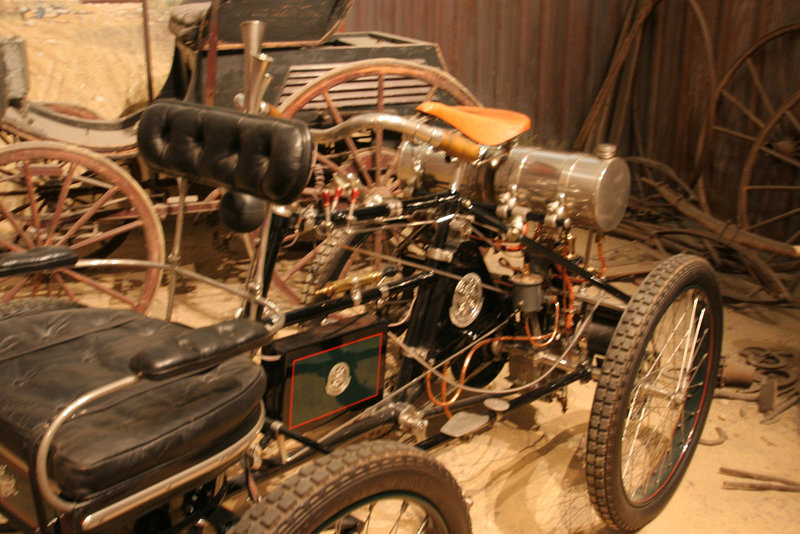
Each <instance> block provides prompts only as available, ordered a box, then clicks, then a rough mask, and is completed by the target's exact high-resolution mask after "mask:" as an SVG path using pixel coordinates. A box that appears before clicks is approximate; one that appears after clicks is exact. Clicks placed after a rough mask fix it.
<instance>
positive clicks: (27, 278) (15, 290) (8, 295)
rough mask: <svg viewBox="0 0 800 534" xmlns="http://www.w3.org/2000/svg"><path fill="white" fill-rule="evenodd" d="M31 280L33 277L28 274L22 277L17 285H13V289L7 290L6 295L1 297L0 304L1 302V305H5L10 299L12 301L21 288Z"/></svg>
mask: <svg viewBox="0 0 800 534" xmlns="http://www.w3.org/2000/svg"><path fill="white" fill-rule="evenodd" d="M32 279H33V275H32V274H28V275H25V276H23V277H22V280H20V281H19V282H17V283H16V284H15V285H14V287H12V288H11V289H9V290H8V291H6V294H5V295H3V298H2V299H0V302H2V303H3V304H5V303H6V302H8V301H10V300H11V299H13V298H14V297H15V296H17V293H19V291H20V289H22V288H23V287H25V286H26V285H28V283H29V282H30V281H31V280H32Z"/></svg>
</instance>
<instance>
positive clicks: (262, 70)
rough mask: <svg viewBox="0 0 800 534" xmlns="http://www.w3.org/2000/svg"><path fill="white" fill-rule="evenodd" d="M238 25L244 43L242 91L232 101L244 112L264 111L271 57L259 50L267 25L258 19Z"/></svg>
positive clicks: (269, 78)
mask: <svg viewBox="0 0 800 534" xmlns="http://www.w3.org/2000/svg"><path fill="white" fill-rule="evenodd" d="M239 27H240V28H241V30H242V44H243V45H244V92H243V93H239V94H237V95H236V96H235V97H234V98H233V103H234V105H235V106H236V109H238V110H239V111H242V112H244V113H264V112H265V111H266V110H267V109H268V106H267V104H266V102H264V93H266V92H267V89H268V88H269V84H270V82H271V81H272V75H271V74H269V73H268V72H267V69H269V66H270V64H271V63H272V57H270V56H269V55H267V54H264V53H263V52H261V43H263V42H264V33H265V31H266V29H267V27H266V24H265V23H264V22H263V21H260V20H246V21H244V22H242V23H241V24H240V25H239Z"/></svg>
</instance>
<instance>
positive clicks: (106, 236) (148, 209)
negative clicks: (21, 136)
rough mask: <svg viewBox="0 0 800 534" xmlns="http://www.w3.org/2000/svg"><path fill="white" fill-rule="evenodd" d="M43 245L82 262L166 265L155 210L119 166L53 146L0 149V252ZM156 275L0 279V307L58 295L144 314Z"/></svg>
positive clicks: (88, 273) (92, 273) (119, 272)
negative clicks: (27, 298)
mask: <svg viewBox="0 0 800 534" xmlns="http://www.w3.org/2000/svg"><path fill="white" fill-rule="evenodd" d="M123 239H124V240H125V243H124V244H122V243H121V241H122V240H123ZM44 245H62V246H69V247H70V248H72V249H74V250H76V251H77V252H78V254H79V257H80V258H81V259H82V260H90V259H96V258H101V257H108V259H123V258H124V259H138V260H147V261H151V262H163V261H164V234H163V230H162V228H161V223H160V221H159V219H158V217H157V215H156V212H155V210H154V208H153V205H152V203H151V202H150V199H149V198H148V196H147V194H146V193H145V192H144V190H143V189H142V187H141V186H140V185H139V184H138V183H137V182H136V181H135V180H134V179H133V178H132V177H131V176H130V175H129V174H128V173H127V172H125V171H124V170H123V169H122V168H121V167H120V166H119V165H117V164H115V163H113V162H112V161H110V160H109V159H107V158H105V157H103V156H100V155H99V154H96V153H94V152H91V151H89V150H87V149H84V148H80V147H76V146H71V145H65V144H63V143H57V142H50V141H31V142H20V143H14V144H13V145H9V146H6V147H3V148H0V251H17V252H19V251H24V250H28V249H32V248H35V247H39V246H44ZM160 276H161V270H160V269H158V268H140V269H131V268H124V267H120V268H110V267H87V268H75V269H66V268H62V269H57V270H55V271H52V272H48V273H37V274H31V275H23V276H15V277H10V278H7V279H4V280H2V281H0V302H7V301H9V300H11V299H14V298H18V297H24V296H34V295H48V296H63V297H67V298H70V299H71V300H74V301H76V302H87V301H89V302H91V303H93V304H95V305H98V304H99V305H102V306H109V307H130V308H133V309H135V310H137V311H140V312H144V311H145V310H146V309H147V307H148V306H149V304H150V301H151V299H152V298H153V294H154V293H155V290H156V288H157V287H158V284H159V281H160Z"/></svg>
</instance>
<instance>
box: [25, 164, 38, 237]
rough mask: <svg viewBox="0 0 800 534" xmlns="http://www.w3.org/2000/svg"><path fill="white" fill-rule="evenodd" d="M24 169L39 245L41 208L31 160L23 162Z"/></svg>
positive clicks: (32, 218)
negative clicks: (34, 184)
mask: <svg viewBox="0 0 800 534" xmlns="http://www.w3.org/2000/svg"><path fill="white" fill-rule="evenodd" d="M23 169H24V175H25V189H26V191H27V193H28V202H29V205H30V207H31V222H32V223H33V227H34V228H35V229H36V233H35V236H36V245H39V237H40V230H41V227H40V226H39V208H38V207H37V202H36V193H35V192H34V190H33V179H32V176H31V172H32V171H31V167H30V164H29V162H27V161H26V162H25V163H24V164H23Z"/></svg>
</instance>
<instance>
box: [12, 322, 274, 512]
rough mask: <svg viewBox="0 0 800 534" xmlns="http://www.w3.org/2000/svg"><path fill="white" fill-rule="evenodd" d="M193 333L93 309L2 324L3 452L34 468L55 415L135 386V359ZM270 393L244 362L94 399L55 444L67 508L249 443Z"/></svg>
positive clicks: (54, 473) (54, 461) (54, 465)
mask: <svg viewBox="0 0 800 534" xmlns="http://www.w3.org/2000/svg"><path fill="white" fill-rule="evenodd" d="M188 331H190V329H189V328H187V327H184V326H181V325H178V324H175V323H169V322H166V321H161V320H158V319H151V318H148V317H144V316H142V315H139V314H137V313H134V312H130V311H112V310H102V309H89V308H82V309H68V310H54V311H42V312H40V313H33V314H26V315H24V316H19V317H12V318H9V319H5V320H3V321H0V406H2V410H0V443H2V445H3V446H4V447H6V448H7V449H8V450H10V451H12V452H14V453H16V454H17V455H19V456H20V457H22V458H25V459H27V460H28V461H29V462H30V461H32V458H33V457H34V455H35V452H36V451H35V449H36V446H37V444H38V442H39V441H40V439H41V437H42V435H43V433H44V431H45V428H46V425H47V423H48V421H49V420H51V419H52V418H53V417H54V416H55V415H56V414H57V412H58V411H59V410H61V409H62V408H64V407H65V406H66V405H67V404H69V403H70V402H72V401H74V400H75V399H77V398H78V397H80V396H81V395H83V394H84V393H87V392H88V391H90V390H92V389H94V388H96V387H98V386H101V385H103V384H107V383H109V382H112V381H114V380H117V379H119V378H122V377H125V376H129V375H130V374H131V370H130V368H129V360H130V358H131V356H132V355H134V354H137V353H140V352H141V351H143V350H147V349H148V348H150V347H154V346H157V344H158V343H161V342H163V340H164V339H165V338H173V337H177V336H180V335H182V334H185V333H186V332H188ZM264 387H265V377H264V373H263V371H262V369H261V368H260V367H259V366H257V365H254V364H253V363H252V362H251V360H250V359H249V358H248V357H247V356H245V355H242V356H235V357H233V358H231V359H229V360H227V361H225V362H224V363H222V364H220V365H219V366H217V367H215V368H213V369H211V370H210V371H207V372H204V373H197V374H193V375H190V376H185V375H184V376H181V377H178V378H172V379H166V380H160V381H150V380H144V381H141V382H139V383H138V384H136V385H134V386H132V387H130V388H127V389H125V390H122V391H119V392H117V393H115V394H112V395H110V396H107V397H104V398H101V399H98V400H97V401H96V402H93V403H90V404H89V405H87V406H85V407H84V408H83V409H82V410H81V411H80V412H79V413H78V414H77V416H76V417H75V418H74V419H72V420H70V421H68V422H66V423H65V424H64V426H63V427H62V428H61V429H60V430H59V431H58V433H57V434H56V436H55V439H54V442H53V447H52V450H51V455H50V469H49V472H50V473H51V477H52V478H53V479H54V480H55V481H56V482H57V483H58V485H59V487H60V488H61V489H62V491H63V492H64V494H65V495H66V496H68V497H70V498H84V497H86V496H89V495H92V494H96V493H97V492H101V491H110V492H112V493H116V492H118V491H119V492H129V491H133V490H134V489H139V488H141V487H144V486H145V485H147V484H150V483H152V482H153V481H155V480H158V479H161V478H164V477H165V476H168V475H170V474H173V473H176V472H178V471H180V470H182V469H185V468H187V467H189V466H190V465H193V464H194V463H196V462H197V460H198V459H200V458H202V457H204V456H207V455H208V454H209V453H210V452H211V451H216V450H219V449H222V448H224V447H225V446H226V445H228V444H232V443H233V442H235V441H236V440H237V439H239V438H241V437H242V436H243V435H244V434H246V433H247V431H249V430H250V429H251V428H252V427H253V425H254V424H256V421H257V420H258V414H259V412H260V408H259V405H260V400H261V397H262V395H263V392H264Z"/></svg>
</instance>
